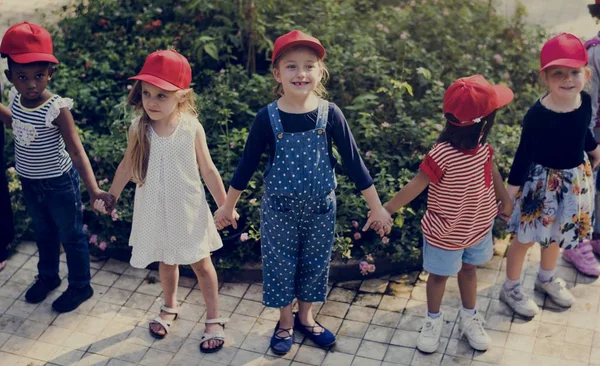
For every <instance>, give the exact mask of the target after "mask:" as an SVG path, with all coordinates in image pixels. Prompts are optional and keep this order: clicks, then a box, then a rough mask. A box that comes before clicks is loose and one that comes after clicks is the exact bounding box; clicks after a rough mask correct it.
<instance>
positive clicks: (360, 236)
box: [354, 233, 362, 240]
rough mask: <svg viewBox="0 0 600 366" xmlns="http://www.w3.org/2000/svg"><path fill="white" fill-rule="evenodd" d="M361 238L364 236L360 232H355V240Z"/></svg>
mask: <svg viewBox="0 0 600 366" xmlns="http://www.w3.org/2000/svg"><path fill="white" fill-rule="evenodd" d="M360 238H362V235H360V233H354V240H360Z"/></svg>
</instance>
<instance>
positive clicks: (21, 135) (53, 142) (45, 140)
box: [9, 88, 73, 179]
mask: <svg viewBox="0 0 600 366" xmlns="http://www.w3.org/2000/svg"><path fill="white" fill-rule="evenodd" d="M9 101H10V104H9V108H10V110H11V112H12V115H13V116H12V118H13V120H12V129H13V135H14V140H15V161H16V165H15V170H16V171H17V173H18V174H19V175H20V176H22V177H24V178H29V179H44V178H54V177H59V176H61V175H62V174H63V173H65V172H66V171H67V170H69V169H71V166H72V165H73V162H72V161H71V157H70V156H69V153H67V150H66V148H65V141H64V140H63V137H62V135H61V133H60V129H59V128H58V126H56V125H55V124H53V122H54V120H56V118H57V117H58V115H59V114H60V109H61V108H69V109H71V108H72V107H73V101H72V100H71V99H68V98H61V97H59V96H58V95H53V96H52V97H51V98H50V99H48V101H47V102H45V103H44V104H42V105H41V106H39V107H36V108H26V107H23V105H21V95H20V94H19V93H18V92H17V90H16V89H15V88H12V90H11V91H10V94H9Z"/></svg>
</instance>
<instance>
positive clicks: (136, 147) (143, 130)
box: [127, 80, 198, 187]
mask: <svg viewBox="0 0 600 366" xmlns="http://www.w3.org/2000/svg"><path fill="white" fill-rule="evenodd" d="M175 97H176V98H179V104H178V106H177V113H179V114H184V113H187V114H190V115H192V116H194V117H197V116H198V111H197V110H196V99H195V96H194V91H193V89H180V90H177V91H176V92H175ZM127 103H128V104H129V105H131V106H133V107H134V109H135V111H136V112H137V114H138V116H139V121H138V124H137V128H136V129H135V131H133V133H134V139H133V148H132V151H131V162H132V173H133V176H132V180H133V181H134V182H135V183H136V184H138V185H139V186H140V187H141V186H143V185H144V183H145V181H146V173H147V171H148V159H149V158H150V136H149V131H148V129H149V128H150V123H151V120H150V117H148V114H147V113H146V111H145V110H144V106H143V104H142V82H141V81H139V80H138V81H136V82H135V84H133V88H131V91H130V92H129V95H128V96H127Z"/></svg>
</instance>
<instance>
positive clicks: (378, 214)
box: [362, 205, 394, 237]
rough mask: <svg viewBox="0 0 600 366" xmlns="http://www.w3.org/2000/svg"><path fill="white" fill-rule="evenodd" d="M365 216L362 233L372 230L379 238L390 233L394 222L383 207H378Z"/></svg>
mask: <svg viewBox="0 0 600 366" xmlns="http://www.w3.org/2000/svg"><path fill="white" fill-rule="evenodd" d="M367 215H368V218H367V222H366V223H365V226H363V229H362V230H363V231H367V230H369V229H373V230H375V231H376V232H377V234H378V235H379V236H380V237H384V236H385V235H387V234H389V233H390V231H391V230H392V225H393V223H394V220H393V219H392V216H391V215H390V213H389V212H388V210H386V209H385V208H384V206H382V205H379V207H377V208H376V209H375V210H372V211H369V213H368V214H367Z"/></svg>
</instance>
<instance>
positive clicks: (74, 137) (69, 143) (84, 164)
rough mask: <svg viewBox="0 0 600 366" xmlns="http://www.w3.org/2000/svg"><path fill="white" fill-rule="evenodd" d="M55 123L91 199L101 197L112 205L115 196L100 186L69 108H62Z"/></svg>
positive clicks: (93, 200) (92, 200)
mask: <svg viewBox="0 0 600 366" xmlns="http://www.w3.org/2000/svg"><path fill="white" fill-rule="evenodd" d="M55 123H56V125H57V126H58V128H59V129H60V133H61V135H62V137H63V139H64V141H65V146H66V148H67V152H68V153H69V156H70V157H71V160H73V164H75V167H76V168H77V171H78V172H79V174H80V175H81V179H83V184H85V188H86V189H87V190H88V192H89V194H90V201H91V202H95V201H96V200H97V199H100V200H102V201H105V202H107V204H108V205H110V204H111V203H112V202H113V201H114V198H113V197H112V196H110V195H109V194H107V193H106V192H104V191H103V190H101V189H100V188H99V187H98V183H96V177H95V176H94V172H93V171H92V166H91V164H90V160H89V159H88V156H87V154H86V153H85V149H84V148H83V145H82V144H81V140H80V139H79V134H78V133H77V128H76V127H75V121H74V120H73V115H72V114H71V112H70V111H69V109H68V108H61V109H60V114H59V115H58V117H56V120H55Z"/></svg>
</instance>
